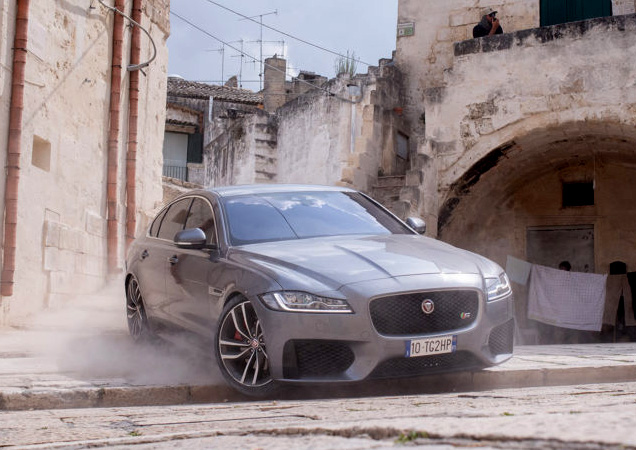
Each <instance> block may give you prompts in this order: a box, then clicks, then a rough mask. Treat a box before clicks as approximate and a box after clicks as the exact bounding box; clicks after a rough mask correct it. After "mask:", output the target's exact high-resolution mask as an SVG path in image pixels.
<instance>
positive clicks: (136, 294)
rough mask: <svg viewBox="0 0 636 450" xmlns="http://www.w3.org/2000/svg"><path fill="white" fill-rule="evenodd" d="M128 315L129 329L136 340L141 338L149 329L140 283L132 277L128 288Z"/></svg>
mask: <svg viewBox="0 0 636 450" xmlns="http://www.w3.org/2000/svg"><path fill="white" fill-rule="evenodd" d="M126 316H127V320H128V331H129V332H130V335H131V336H132V337H133V339H134V340H139V339H141V338H142V337H143V336H144V335H145V334H147V331H148V323H147V319H146V312H145V311H144V303H143V299H142V298H141V291H140V290H139V283H137V280H136V279H135V278H131V280H130V281H129V282H128V287H127V288H126Z"/></svg>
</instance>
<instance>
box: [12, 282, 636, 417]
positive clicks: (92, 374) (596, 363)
mask: <svg viewBox="0 0 636 450" xmlns="http://www.w3.org/2000/svg"><path fill="white" fill-rule="evenodd" d="M624 381H636V343H616V344H581V345H549V346H521V347H516V348H515V355H514V357H513V358H512V359H511V360H510V361H508V362H506V363H504V364H502V365H500V366H497V367H493V368H489V369H486V370H483V371H477V372H458V373H451V374H445V375H437V376H428V377H419V378H409V379H398V380H381V381H373V382H363V383H355V384H343V385H338V386H333V385H329V386H327V387H324V386H302V387H301V386H289V387H288V388H287V389H285V390H284V391H283V392H280V393H278V394H277V397H276V398H277V399H316V398H342V397H363V396H379V395H407V394H409V395H410V394H418V393H440V392H453V391H462V392H467V391H479V390H489V389H498V388H501V389H504V388H523V387H540V386H558V385H570V384H591V383H610V382H624ZM246 400H250V399H249V398H246V397H244V396H241V395H240V394H238V393H235V392H234V391H232V390H231V389H230V388H228V387H227V386H226V385H225V383H224V382H223V380H222V379H221V376H220V374H219V372H218V369H217V368H216V366H215V364H214V362H213V361H211V359H210V358H207V357H206V355H205V354H203V353H202V352H201V351H200V350H193V348H192V346H190V345H189V343H188V342H171V343H169V344H168V343H164V344H160V345H157V344H155V345H149V344H145V345H138V344H134V343H133V342H132V341H131V340H130V339H129V338H128V335H127V330H126V324H125V311H124V306H123V293H120V292H118V291H117V290H116V289H115V290H111V291H108V292H106V293H103V294H101V295H98V296H91V297H90V298H82V299H72V300H69V301H68V303H67V304H65V305H60V306H58V307H57V308H55V309H52V310H50V311H48V312H47V313H45V314H43V315H42V316H40V317H38V318H36V319H35V320H32V321H31V322H30V323H29V326H24V327H19V328H7V327H5V328H0V410H30V409H57V408H83V407H107V406H113V407H114V406H143V405H176V404H185V403H208V402H224V401H246Z"/></svg>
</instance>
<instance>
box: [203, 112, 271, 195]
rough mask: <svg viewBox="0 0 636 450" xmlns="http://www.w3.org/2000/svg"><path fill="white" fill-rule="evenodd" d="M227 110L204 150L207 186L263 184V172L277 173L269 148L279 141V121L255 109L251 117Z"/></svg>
mask: <svg viewBox="0 0 636 450" xmlns="http://www.w3.org/2000/svg"><path fill="white" fill-rule="evenodd" d="M231 111H234V112H229V111H225V113H224V114H222V115H221V116H220V117H216V118H215V120H214V121H215V125H214V126H213V127H212V130H213V131H212V136H211V141H210V143H209V144H208V145H207V146H206V147H205V150H204V155H203V157H204V167H205V168H206V178H205V185H206V186H226V185H238V184H252V183H258V182H263V181H264V180H262V179H261V177H260V176H259V172H261V173H265V172H267V173H271V177H269V181H275V173H274V172H273V171H272V170H271V169H269V171H268V169H267V168H266V167H265V165H267V164H270V165H271V164H272V161H270V159H271V158H273V156H272V155H271V154H270V151H269V148H271V143H272V142H275V140H276V120H275V117H273V116H270V115H269V114H267V113H266V112H264V111H262V110H260V109H257V108H254V109H253V110H252V112H251V113H250V114H246V113H239V112H236V110H233V109H232V110H231Z"/></svg>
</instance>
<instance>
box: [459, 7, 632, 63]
mask: <svg viewBox="0 0 636 450" xmlns="http://www.w3.org/2000/svg"><path fill="white" fill-rule="evenodd" d="M590 31H602V32H612V31H616V32H629V31H631V32H634V31H636V14H629V15H624V16H610V17H599V18H596V19H589V20H582V21H580V22H569V23H562V24H558V25H552V26H549V27H540V28H531V29H528V30H520V31H515V32H513V33H504V34H498V35H494V36H486V37H482V38H477V39H468V40H466V41H461V42H457V43H455V56H456V57H457V56H465V55H470V54H476V53H489V52H495V51H499V50H508V49H510V48H512V47H515V46H516V47H523V46H524V45H526V44H527V43H528V40H530V39H531V38H534V40H535V41H536V42H538V43H540V44H545V43H548V42H552V41H555V40H558V39H566V38H572V39H578V38H580V37H582V36H584V35H585V34H587V33H589V32H590Z"/></svg>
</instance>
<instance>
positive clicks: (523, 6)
mask: <svg viewBox="0 0 636 450" xmlns="http://www.w3.org/2000/svg"><path fill="white" fill-rule="evenodd" d="M485 7H492V8H495V9H496V10H497V11H498V17H499V18H500V20H501V24H502V27H503V29H504V31H505V32H511V31H517V30H522V29H526V28H535V27H537V26H539V0H499V1H497V0H494V1H493V0H481V1H475V0H427V2H426V6H425V7H424V6H423V4H422V2H421V1H419V0H400V2H399V5H398V24H406V23H412V24H413V30H414V33H413V34H412V35H407V36H398V39H397V48H396V54H395V63H396V65H397V66H398V67H399V68H400V70H401V71H402V72H403V73H404V74H406V93H407V100H408V103H407V104H406V105H405V106H406V114H407V115H408V117H409V119H410V120H411V121H412V122H413V123H414V124H419V125H420V126H423V125H424V120H423V119H424V117H423V116H422V114H424V110H423V107H422V106H423V101H424V92H425V90H426V89H428V88H430V87H434V86H440V85H443V84H444V71H445V70H447V69H449V68H450V67H452V66H453V58H454V57H453V43H454V42H458V41H463V40H465V39H469V38H472V29H473V27H474V26H475V25H476V24H477V23H478V22H479V21H480V20H481V15H482V12H483V10H484V8H485ZM420 119H422V120H420Z"/></svg>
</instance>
